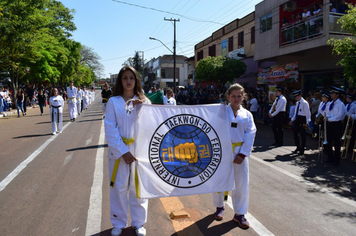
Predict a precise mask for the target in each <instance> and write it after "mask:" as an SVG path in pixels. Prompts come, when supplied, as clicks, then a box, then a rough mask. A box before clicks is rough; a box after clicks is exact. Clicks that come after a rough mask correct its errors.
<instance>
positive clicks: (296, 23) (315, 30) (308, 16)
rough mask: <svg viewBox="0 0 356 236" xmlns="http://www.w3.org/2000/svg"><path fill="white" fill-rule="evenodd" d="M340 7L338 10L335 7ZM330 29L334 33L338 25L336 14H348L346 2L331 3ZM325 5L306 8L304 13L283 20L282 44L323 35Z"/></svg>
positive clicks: (320, 4) (318, 4)
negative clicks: (335, 24)
mask: <svg viewBox="0 0 356 236" xmlns="http://www.w3.org/2000/svg"><path fill="white" fill-rule="evenodd" d="M336 4H337V5H339V7H338V8H336V7H335V6H336ZM329 7H330V10H329V11H330V27H331V29H330V30H331V31H334V29H332V28H333V26H334V23H336V20H335V16H334V15H333V14H334V13H339V14H346V13H347V10H348V9H349V7H348V3H347V2H346V1H345V0H341V2H339V3H338V2H335V3H332V2H330V4H329ZM322 14H323V3H322V2H319V3H317V4H314V5H313V6H312V7H304V8H303V12H300V13H292V14H291V16H290V17H283V18H282V27H281V33H282V38H281V43H282V44H285V43H291V42H294V41H299V40H304V39H306V38H309V37H314V36H317V35H320V34H322V33H323V17H322Z"/></svg>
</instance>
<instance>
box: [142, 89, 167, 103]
mask: <svg viewBox="0 0 356 236" xmlns="http://www.w3.org/2000/svg"><path fill="white" fill-rule="evenodd" d="M145 95H146V97H147V98H148V99H150V100H151V103H152V104H163V94H162V92H161V91H158V92H154V93H146V94H145Z"/></svg>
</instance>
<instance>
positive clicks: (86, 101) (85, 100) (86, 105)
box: [83, 97, 88, 110]
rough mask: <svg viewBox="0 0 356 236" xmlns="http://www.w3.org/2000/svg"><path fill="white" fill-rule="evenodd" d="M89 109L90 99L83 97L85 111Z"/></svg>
mask: <svg viewBox="0 0 356 236" xmlns="http://www.w3.org/2000/svg"><path fill="white" fill-rule="evenodd" d="M87 108H88V98H87V97H83V109H84V110H85V109H87Z"/></svg>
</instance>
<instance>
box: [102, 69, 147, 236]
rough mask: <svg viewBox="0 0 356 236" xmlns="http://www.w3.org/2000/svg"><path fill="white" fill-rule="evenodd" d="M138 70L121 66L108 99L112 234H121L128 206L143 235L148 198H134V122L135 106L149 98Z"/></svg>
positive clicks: (140, 235)
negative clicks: (145, 93)
mask: <svg viewBox="0 0 356 236" xmlns="http://www.w3.org/2000/svg"><path fill="white" fill-rule="evenodd" d="M142 91H143V90H142V86H141V82H140V78H139V75H138V73H137V71H136V70H135V69H134V68H133V67H131V66H124V67H123V68H122V69H121V70H120V72H119V75H118V77H117V80H116V83H115V87H114V89H113V95H112V97H110V99H109V100H108V102H107V106H106V114H105V119H104V123H105V135H106V139H107V142H108V157H109V176H110V178H111V184H110V186H111V188H110V211H111V217H110V219H111V223H112V225H113V227H114V228H113V229H112V231H111V235H113V236H118V235H121V233H122V230H123V229H124V228H125V227H126V224H127V219H128V207H130V215H131V225H132V227H133V228H134V229H135V231H136V234H137V235H138V236H144V235H146V229H145V228H144V226H143V225H144V224H145V223H146V221H147V207H148V200H147V199H139V198H137V191H138V189H136V188H135V180H136V179H135V178H136V177H137V172H136V165H135V161H137V159H136V158H135V156H134V155H135V153H134V145H135V144H134V143H135V140H134V138H133V137H134V136H133V134H134V130H133V123H134V120H135V118H136V115H137V113H136V109H134V106H135V105H137V104H140V103H149V104H150V101H149V100H148V99H147V98H146V97H145V95H144V94H143V92H142Z"/></svg>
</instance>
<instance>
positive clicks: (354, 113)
mask: <svg viewBox="0 0 356 236" xmlns="http://www.w3.org/2000/svg"><path fill="white" fill-rule="evenodd" d="M346 115H348V116H349V117H351V118H352V119H353V120H356V101H353V102H351V104H350V108H349V111H347V106H346Z"/></svg>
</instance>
